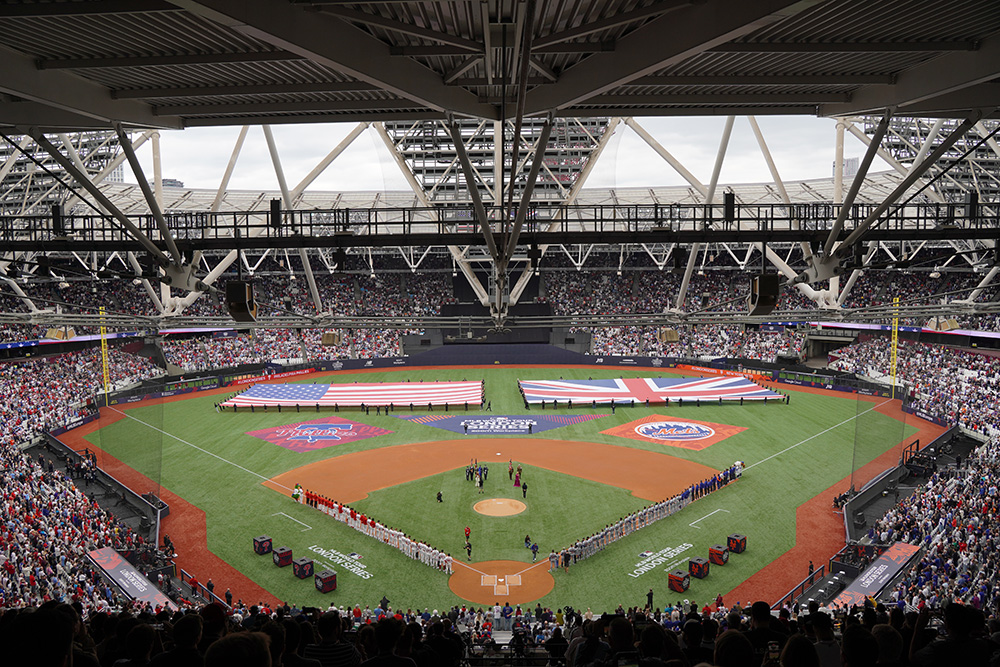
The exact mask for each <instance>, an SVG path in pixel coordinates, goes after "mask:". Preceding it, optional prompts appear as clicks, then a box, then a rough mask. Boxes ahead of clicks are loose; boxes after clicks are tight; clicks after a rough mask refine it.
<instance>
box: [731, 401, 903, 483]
mask: <svg viewBox="0 0 1000 667" xmlns="http://www.w3.org/2000/svg"><path fill="white" fill-rule="evenodd" d="M891 402H892V399H889V400H887V401H883V402H881V403H879V404H878V405H874V406H872V407H870V408H868V409H867V410H865V411H864V412H860V413H858V414H856V415H854V416H853V417H848V418H847V419H845V420H844V421H842V422H840V423H839V424H834V425H833V426H831V427H830V428H828V429H826V430H823V431H820V432H819V433H816V434H813V435H811V436H809V437H808V438H806V439H805V440H803V441H802V442H797V443H795V444H794V445H792V446H791V447H787V448H785V449H782V450H781V451H780V452H777V453H775V454H771V455H770V456H768V457H767V458H766V459H761V460H760V461H757V463H751V464H750V465H748V466H747V467H746V468H744V469H743V470H750V468H753V467H754V466H759V465H760V464H761V463H765V462H767V461H770V460H771V459H773V458H774V457H776V456H780V455H781V454H784V453H785V452H790V451H791V450H793V449H795V448H796V447H798V446H799V445H804V444H806V443H807V442H809V441H810V440H814V439H816V438H818V437H819V436H821V435H823V434H824V433H829V432H830V431H832V430H833V429H835V428H837V427H839V426H843V425H844V424H846V423H847V422H852V421H854V420H855V419H857V418H858V417H860V416H861V415H864V414H868V413H869V412H871V411H872V410H877V409H878V408H881V407H882V406H883V405H885V404H886V403H891Z"/></svg>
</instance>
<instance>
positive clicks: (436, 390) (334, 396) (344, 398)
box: [222, 381, 483, 408]
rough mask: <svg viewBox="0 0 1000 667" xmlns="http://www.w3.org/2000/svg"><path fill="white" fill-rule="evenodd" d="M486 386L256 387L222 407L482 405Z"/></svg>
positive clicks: (424, 384)
mask: <svg viewBox="0 0 1000 667" xmlns="http://www.w3.org/2000/svg"><path fill="white" fill-rule="evenodd" d="M482 400H483V385H482V383H481V382H479V381H469V382H366V383H356V384H355V383H350V384H305V383H295V384H257V385H254V386H252V387H250V388H249V389H247V390H246V391H244V392H243V393H241V394H238V395H236V396H234V397H232V398H230V399H229V400H227V401H224V402H223V403H222V405H223V406H226V407H237V408H243V407H250V406H251V405H253V406H258V407H263V406H278V405H282V406H294V405H303V406H305V405H309V406H313V405H317V404H319V405H326V406H333V405H343V406H357V405H371V406H376V405H389V404H390V403H392V404H393V405H395V406H397V407H399V406H403V405H409V404H410V403H413V404H414V405H427V404H428V403H431V404H433V405H444V404H445V403H448V404H450V405H461V404H464V403H465V402H468V403H470V404H475V405H479V404H480V403H481V402H482Z"/></svg>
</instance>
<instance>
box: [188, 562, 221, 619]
mask: <svg viewBox="0 0 1000 667" xmlns="http://www.w3.org/2000/svg"><path fill="white" fill-rule="evenodd" d="M191 579H192V576H191V573H190V572H188V571H187V570H185V569H184V568H181V576H180V580H181V583H184V584H187V585H188V587H190V588H191V591H192V592H194V593H195V594H196V595H200V596H201V597H203V598H205V599H206V600H208V601H209V602H210V603H211V602H218V603H219V604H221V605H222V606H223V607H225V608H226V609H229V610H230V611H231V610H232V607H231V606H230V605H229V604H227V603H226V601H225V600H223V599H222V598H220V597H219V596H218V595H216V594H215V593H214V592H213V591H210V590H208V588H206V587H205V584H203V583H201V582H200V581H198V580H197V579H195V583H194V585H193V586H192V585H191Z"/></svg>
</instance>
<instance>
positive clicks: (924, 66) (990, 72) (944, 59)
mask: <svg viewBox="0 0 1000 667" xmlns="http://www.w3.org/2000/svg"><path fill="white" fill-rule="evenodd" d="M997 77H1000V35H993V36H991V37H988V38H986V39H984V40H982V41H981V42H980V43H979V48H978V49H977V50H975V51H964V52H956V53H948V54H945V55H943V56H941V57H939V58H933V59H931V60H928V61H926V62H924V63H921V64H919V65H916V66H915V67H911V68H910V69H907V70H904V71H902V72H900V74H899V75H898V76H897V78H896V82H895V83H893V84H891V85H887V86H886V85H881V86H879V85H875V86H864V87H862V88H860V89H858V90H857V91H855V93H854V95H853V96H852V97H851V101H850V102H849V103H847V104H830V105H825V106H823V107H821V108H820V115H823V116H841V115H846V114H860V113H870V112H873V111H875V112H878V111H881V110H882V109H886V108H891V109H894V110H895V115H897V116H900V115H906V113H907V107H909V106H912V105H916V104H918V103H920V102H923V101H924V100H930V99H932V98H935V97H941V96H942V95H946V94H948V93H953V92H956V91H959V90H962V89H963V88H969V87H970V86H975V85H978V84H981V83H985V82H987V81H990V80H992V79H996V78H997Z"/></svg>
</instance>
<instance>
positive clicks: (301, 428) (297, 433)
mask: <svg viewBox="0 0 1000 667" xmlns="http://www.w3.org/2000/svg"><path fill="white" fill-rule="evenodd" d="M388 433H392V431H387V430H386V429H384V428H378V427H377V426H369V425H368V424H361V423H359V422H356V421H351V420H350V419H341V418H339V417H323V418H322V419H313V420H310V421H307V422H299V423H298V424H288V425H287V426H275V427H273V428H265V429H261V430H259V431H248V432H247V435H252V436H253V437H255V438H260V439H261V440H267V441H268V442H270V443H271V444H272V445H278V446H279V447H284V448H285V449H290V450H292V451H293V452H311V451H313V450H316V449H323V448H325V447H333V446H334V445H342V444H344V443H347V442H357V441H358V440H364V439H366V438H374V437H376V436H379V435H386V434H388Z"/></svg>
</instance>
